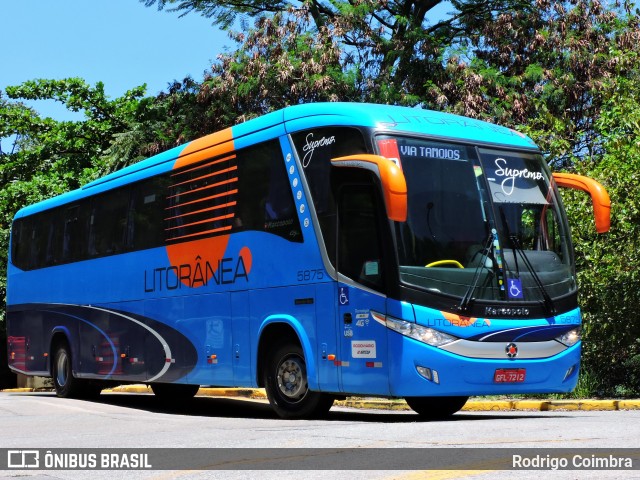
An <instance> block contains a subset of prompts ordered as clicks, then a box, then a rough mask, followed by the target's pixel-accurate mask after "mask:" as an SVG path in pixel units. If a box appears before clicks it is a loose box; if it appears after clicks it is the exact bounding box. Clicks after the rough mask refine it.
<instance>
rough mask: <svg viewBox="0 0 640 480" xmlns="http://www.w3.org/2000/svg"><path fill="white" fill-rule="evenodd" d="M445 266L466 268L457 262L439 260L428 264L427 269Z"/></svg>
mask: <svg viewBox="0 0 640 480" xmlns="http://www.w3.org/2000/svg"><path fill="white" fill-rule="evenodd" d="M443 265H451V266H453V267H458V268H464V266H463V265H462V264H461V263H460V262H459V261H457V260H438V261H437V262H431V263H428V264H426V265H425V267H427V268H431V267H442V266H443Z"/></svg>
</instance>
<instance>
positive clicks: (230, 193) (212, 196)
mask: <svg viewBox="0 0 640 480" xmlns="http://www.w3.org/2000/svg"><path fill="white" fill-rule="evenodd" d="M236 193H238V189H237V188H235V189H233V190H227V191H226V192H222V193H216V194H215V195H211V196H210V197H204V198H199V199H197V200H191V201H190V202H184V203H176V204H175V205H172V206H170V207H166V208H165V210H173V209H174V208H182V207H186V206H187V205H193V204H196V203H201V202H206V201H207V200H214V199H216V198H220V197H229V196H231V195H235V194H236Z"/></svg>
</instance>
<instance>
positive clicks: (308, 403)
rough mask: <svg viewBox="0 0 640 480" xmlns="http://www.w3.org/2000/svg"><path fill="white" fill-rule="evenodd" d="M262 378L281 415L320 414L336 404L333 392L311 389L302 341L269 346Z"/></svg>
mask: <svg viewBox="0 0 640 480" xmlns="http://www.w3.org/2000/svg"><path fill="white" fill-rule="evenodd" d="M263 380H264V386H265V389H266V391H267V397H268V398H269V403H270V404H271V406H272V407H273V409H274V410H275V412H276V413H277V414H278V416H280V418H288V419H294V418H319V417H323V416H325V415H326V414H327V413H328V412H329V409H330V408H331V406H332V405H333V400H334V397H333V396H332V395H329V394H326V393H321V392H313V391H311V390H309V385H308V381H307V365H306V362H305V359H304V354H303V352H302V348H301V347H300V345H297V344H294V343H289V344H286V345H283V346H281V347H275V348H273V349H272V350H270V351H269V353H268V354H267V361H266V366H265V368H264V372H263Z"/></svg>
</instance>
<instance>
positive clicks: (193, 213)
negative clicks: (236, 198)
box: [165, 202, 238, 226]
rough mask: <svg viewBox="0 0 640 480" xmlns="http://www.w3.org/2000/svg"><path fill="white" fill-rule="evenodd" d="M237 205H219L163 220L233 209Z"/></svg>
mask: <svg viewBox="0 0 640 480" xmlns="http://www.w3.org/2000/svg"><path fill="white" fill-rule="evenodd" d="M237 203H238V202H229V203H221V204H220V205H216V206H214V207H209V208H203V209H201V210H196V211H195V212H188V213H183V214H182V215H176V216H175V217H169V218H165V220H175V219H176V218H184V217H188V216H189V215H196V214H197V213H204V212H211V211H213V210H219V209H221V208H225V207H233V206H235V205H236V204H237ZM183 226H186V225H183Z"/></svg>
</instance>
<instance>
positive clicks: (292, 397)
mask: <svg viewBox="0 0 640 480" xmlns="http://www.w3.org/2000/svg"><path fill="white" fill-rule="evenodd" d="M277 379H278V389H279V390H280V393H282V395H284V397H285V398H286V399H287V400H289V401H292V402H296V401H299V400H300V399H302V398H303V397H304V396H305V395H306V393H307V375H306V372H305V366H304V362H303V361H302V359H301V358H299V357H295V356H292V357H286V358H284V359H283V361H282V362H280V365H279V366H278V373H277Z"/></svg>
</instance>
